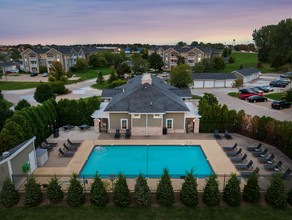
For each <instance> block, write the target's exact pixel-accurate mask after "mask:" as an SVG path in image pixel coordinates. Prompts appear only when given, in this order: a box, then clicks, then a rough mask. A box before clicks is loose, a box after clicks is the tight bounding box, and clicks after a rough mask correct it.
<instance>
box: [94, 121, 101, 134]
mask: <svg viewBox="0 0 292 220" xmlns="http://www.w3.org/2000/svg"><path fill="white" fill-rule="evenodd" d="M99 123H100V120H99V119H98V118H95V119H94V130H95V132H96V133H100V132H99Z"/></svg>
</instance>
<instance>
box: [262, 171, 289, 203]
mask: <svg viewBox="0 0 292 220" xmlns="http://www.w3.org/2000/svg"><path fill="white" fill-rule="evenodd" d="M265 199H266V201H267V203H269V204H270V205H272V206H274V207H277V208H285V207H286V206H287V195H286V192H285V187H284V183H283V176H282V174H280V173H276V174H275V175H273V176H272V180H271V184H270V185H269V187H268V189H267V192H266V195H265Z"/></svg>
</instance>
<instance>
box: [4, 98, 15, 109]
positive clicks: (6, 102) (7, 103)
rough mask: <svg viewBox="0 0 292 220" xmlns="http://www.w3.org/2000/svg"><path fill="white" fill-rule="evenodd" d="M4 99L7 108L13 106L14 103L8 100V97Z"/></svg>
mask: <svg viewBox="0 0 292 220" xmlns="http://www.w3.org/2000/svg"><path fill="white" fill-rule="evenodd" d="M3 101H4V103H5V105H6V107H7V108H10V107H11V106H13V103H11V102H8V101H7V100H6V99H3Z"/></svg>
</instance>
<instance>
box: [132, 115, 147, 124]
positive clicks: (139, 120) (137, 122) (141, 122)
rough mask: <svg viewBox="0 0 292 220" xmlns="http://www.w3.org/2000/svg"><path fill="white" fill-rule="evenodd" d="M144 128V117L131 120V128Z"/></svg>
mask: <svg viewBox="0 0 292 220" xmlns="http://www.w3.org/2000/svg"><path fill="white" fill-rule="evenodd" d="M136 126H137V127H145V126H146V115H141V118H133V124H132V127H136Z"/></svg>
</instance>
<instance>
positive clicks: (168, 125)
mask: <svg viewBox="0 0 292 220" xmlns="http://www.w3.org/2000/svg"><path fill="white" fill-rule="evenodd" d="M165 123H166V128H167V129H173V119H172V118H167V119H166V122H165Z"/></svg>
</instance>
